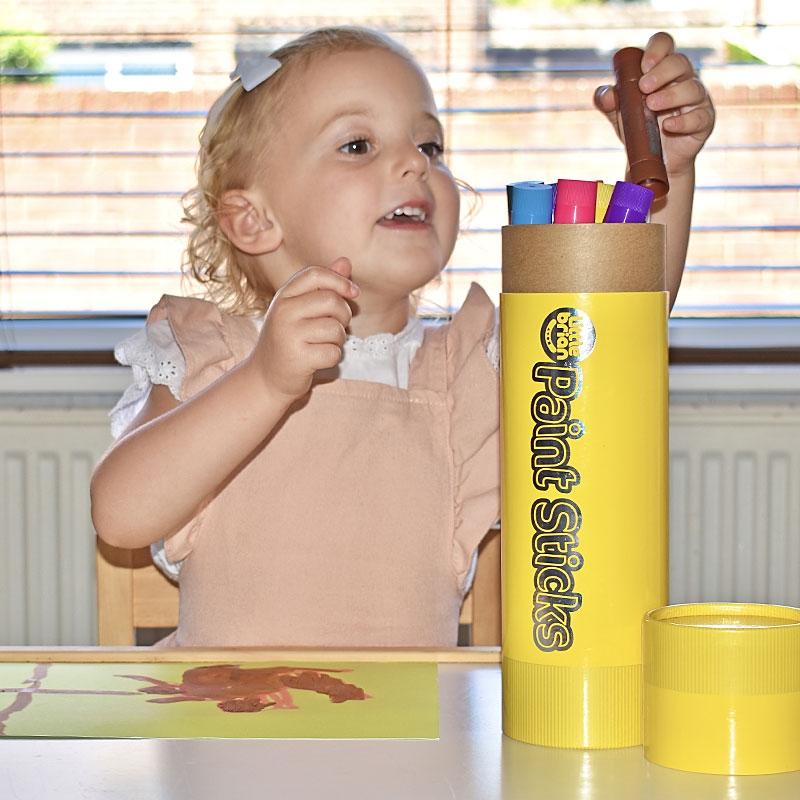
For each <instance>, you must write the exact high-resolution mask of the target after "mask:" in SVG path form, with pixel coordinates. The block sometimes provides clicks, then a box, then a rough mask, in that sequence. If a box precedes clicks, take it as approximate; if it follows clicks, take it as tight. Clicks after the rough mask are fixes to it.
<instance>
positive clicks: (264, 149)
mask: <svg viewBox="0 0 800 800" xmlns="http://www.w3.org/2000/svg"><path fill="white" fill-rule="evenodd" d="M643 67H644V70H645V75H644V77H643V78H642V81H641V86H642V89H643V90H644V91H646V92H648V93H649V98H648V104H649V105H650V106H651V107H652V108H653V109H656V110H657V111H658V112H659V113H661V114H668V115H670V116H665V117H664V119H663V126H664V133H665V147H664V149H665V156H666V160H667V163H668V169H669V177H670V182H671V191H670V194H669V196H668V198H669V199H668V200H667V202H666V204H665V206H664V207H663V208H662V209H660V210H658V211H656V212H655V213H654V215H653V218H654V219H658V220H659V221H668V223H669V234H668V238H669V245H668V247H669V253H670V265H669V287H670V291H671V294H672V295H673V296H674V294H675V292H676V291H677V287H678V283H679V281H680V275H681V271H682V267H683V259H684V255H685V249H686V242H687V239H688V232H689V217H690V209H691V198H692V193H693V189H694V179H693V164H694V159H695V156H696V155H697V153H698V152H699V150H700V148H701V147H702V145H703V142H704V141H705V139H706V138H707V137H708V135H709V134H710V132H711V129H712V127H713V120H714V114H713V108H712V105H711V102H710V100H709V98H708V96H707V94H706V92H705V89H704V88H703V86H702V84H701V83H699V81H698V80H697V79H696V77H695V76H694V72H693V70H692V68H691V65H690V64H689V62H688V60H687V59H686V58H685V57H684V56H682V55H680V54H677V53H675V52H674V49H673V42H672V39H671V38H670V37H669V36H668V35H666V34H656V36H654V37H653V39H651V41H650V43H649V45H648V47H647V50H646V52H645V56H644V61H643ZM232 77H233V78H234V80H233V83H232V85H231V87H230V88H229V89H228V90H227V91H226V92H225V93H224V94H223V95H222V96H221V97H220V98H219V100H218V101H217V102H216V103H215V104H214V106H213V107H212V109H211V111H210V113H209V117H208V121H207V123H206V126H205V128H204V130H203V133H202V135H201V139H200V156H199V161H198V186H197V188H196V189H195V190H194V193H193V195H192V196H193V201H192V202H191V203H190V204H189V205H188V209H187V216H188V217H189V219H190V220H191V221H192V222H193V223H194V225H195V227H194V231H193V233H192V234H191V238H190V242H189V248H188V260H189V264H190V267H191V272H192V274H193V275H194V276H195V277H197V278H199V279H200V280H202V281H204V282H205V284H206V286H207V289H208V296H209V300H208V301H206V300H199V299H190V298H178V297H164V298H162V300H161V301H160V302H159V303H158V305H156V306H155V307H154V309H153V310H152V312H151V314H150V316H149V318H148V324H147V326H146V328H145V330H144V331H143V332H142V333H140V334H137V335H136V336H134V337H133V338H132V339H130V340H128V341H127V342H124V343H122V345H121V346H120V347H119V349H118V357H119V358H120V360H121V361H122V362H123V363H127V364H132V365H133V369H134V376H135V379H136V383H135V385H134V386H133V387H131V389H130V390H129V391H128V392H127V393H126V395H125V396H124V397H123V399H122V400H121V401H120V403H119V404H118V406H117V408H116V409H115V411H114V412H113V415H112V417H113V420H114V426H115V433H117V434H119V438H118V439H117V441H116V443H115V445H114V446H113V447H112V448H111V449H110V451H109V452H108V453H107V454H106V455H105V457H104V458H103V460H102V461H101V463H100V464H99V465H98V466H97V469H96V471H95V474H94V476H93V480H92V514H93V519H94V523H95V526H96V529H97V532H98V534H99V535H100V536H101V537H102V538H103V539H105V540H106V541H107V542H109V543H110V544H112V545H117V546H120V547H129V548H134V547H141V546H144V545H151V544H153V543H156V544H155V546H154V551H155V553H156V555H157V560H158V561H159V562H160V563H161V564H162V565H163V566H165V567H167V568H169V569H171V570H173V572H175V573H177V572H178V570H179V576H180V591H181V605H180V624H179V627H178V630H177V632H176V634H175V635H174V636H173V637H172V641H173V642H174V643H176V644H179V645H220V646H223V645H243V646H246V645H250V646H258V645H263V646H278V645H281V646H283V645H285V646H314V647H320V646H432V647H443V646H452V645H455V643H456V636H457V620H458V615H459V608H460V605H461V602H462V599H463V596H464V592H465V590H466V588H467V586H468V583H469V580H470V568H471V565H472V563H473V554H474V553H475V551H476V548H477V546H478V544H479V542H480V541H481V539H482V538H483V536H484V535H485V534H486V532H487V530H488V529H489V527H490V526H491V525H492V523H493V522H495V521H496V519H497V518H498V515H499V482H500V481H499V454H498V451H499V402H498V401H499V396H498V395H499V383H498V374H497V363H496V361H497V359H496V354H497V332H496V329H495V317H496V314H495V308H494V306H493V304H492V302H491V301H490V300H489V298H488V297H487V296H486V294H485V293H484V292H483V291H482V290H481V289H480V288H479V287H477V286H474V287H473V288H472V290H471V291H470V293H469V296H468V297H467V300H466V302H465V303H464V306H463V308H462V309H461V310H460V311H459V312H458V313H457V314H456V315H455V317H454V319H453V320H452V321H451V322H449V323H446V324H442V325H439V326H431V327H425V326H423V324H422V323H421V321H420V320H419V319H417V318H416V317H415V316H414V313H413V304H412V299H411V295H412V293H413V292H415V291H416V290H418V289H420V288H421V287H423V286H425V285H426V284H427V283H428V282H430V281H431V280H432V279H434V278H436V277H437V276H438V275H439V273H440V272H441V270H442V269H443V268H444V266H445V265H446V263H447V261H448V259H449V257H450V255H451V253H452V251H453V247H454V244H455V241H456V235H457V232H458V224H459V191H458V188H457V186H456V183H455V181H454V179H453V177H452V175H451V174H450V172H449V170H448V168H447V166H446V165H445V161H444V137H443V133H442V127H441V125H440V122H439V118H438V113H437V109H436V105H435V102H434V99H433V94H432V91H431V88H430V86H429V84H428V82H427V80H426V78H425V76H424V74H423V73H422V71H421V70H420V68H419V67H418V66H417V64H416V63H415V62H414V60H413V59H412V57H411V56H410V55H409V53H408V52H407V51H406V50H405V49H403V48H402V47H401V46H399V45H398V44H397V43H395V42H393V41H391V40H390V39H388V38H386V37H384V36H382V35H379V34H377V33H374V32H370V31H366V30H361V29H353V28H335V29H326V30H320V31H316V32H313V33H310V34H308V35H306V36H303V37H301V38H300V39H298V40H296V41H294V42H292V43H290V44H288V45H286V46H284V47H282V48H280V49H279V50H278V51H276V52H275V53H274V54H273V57H272V58H269V59H268V58H250V59H248V60H247V61H246V62H245V63H243V64H241V65H240V66H239V67H238V68H237V72H235V73H234V75H233V76H232ZM611 95H613V93H608V92H607V91H599V92H598V96H597V100H596V102H597V105H598V107H599V108H600V109H601V110H602V111H604V112H605V113H607V114H609V116H610V117H612V118H613V117H614V111H613V108H614V106H613V97H612V96H611ZM493 362H494V363H493ZM123 428H124V430H123Z"/></svg>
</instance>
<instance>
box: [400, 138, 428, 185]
mask: <svg viewBox="0 0 800 800" xmlns="http://www.w3.org/2000/svg"><path fill="white" fill-rule="evenodd" d="M401 164H402V170H403V177H406V176H407V175H410V176H412V177H413V176H417V177H420V178H422V179H423V180H427V178H428V173H429V172H430V168H431V161H430V159H429V158H428V156H426V155H425V153H423V152H422V151H421V150H420V149H419V147H417V145H416V144H414V142H410V143H409V144H408V145H406V146H405V147H404V148H403V154H402V157H401Z"/></svg>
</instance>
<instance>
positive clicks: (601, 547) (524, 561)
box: [500, 225, 668, 748]
mask: <svg viewBox="0 0 800 800" xmlns="http://www.w3.org/2000/svg"><path fill="white" fill-rule="evenodd" d="M643 228H652V230H650V231H646V232H644V233H643V232H642V231H641V230H640V229H643ZM525 229H527V230H525ZM589 229H591V230H589ZM609 229H611V230H609ZM634 229H635V230H634ZM629 232H630V235H629ZM503 235H504V261H503V289H504V291H503V294H502V295H501V298H500V314H501V341H502V365H501V375H502V424H503V462H502V465H503V480H502V489H503V500H502V520H503V539H502V592H503V645H502V672H503V730H504V732H505V733H506V735H508V736H510V737H512V738H514V739H519V740H521V741H525V742H529V743H532V744H538V745H545V746H551V747H568V748H610V747H627V746H632V745H637V744H641V741H642V727H641V711H642V699H641V673H642V656H641V641H642V640H641V622H642V617H643V616H644V614H645V613H646V612H647V611H649V610H650V609H652V608H654V607H657V606H659V605H664V604H665V603H666V599H667V557H668V543H667V454H668V425H667V394H668V386H667V324H666V322H667V299H666V293H665V292H664V290H663V274H664V259H663V253H664V250H663V229H662V228H661V226H651V225H579V226H574V225H561V226H557V225H550V226H548V225H541V226H539V225H531V226H509V227H507V228H504V230H503ZM609 248H612V250H611V251H609ZM640 248H643V249H641V250H640ZM587 250H588V251H587ZM565 252H568V253H572V256H571V257H570V258H568V259H567V260H566V262H565V260H564V253H565ZM593 253H594V256H595V258H594V262H595V265H596V268H595V269H594V270H593V269H592V268H591V264H590V263H589V262H590V261H591V260H592V254H593ZM520 262H524V263H520ZM518 267H520V269H518ZM523 270H524V271H525V273H526V278H525V279H524V280H522V281H520V280H519V275H520V272H522V271H523ZM615 274H616V279H615ZM537 275H538V277H537ZM615 284H619V285H621V286H623V287H624V288H623V289H621V290H620V291H612V290H611V289H613V286H614V285H615ZM531 285H532V286H533V287H535V286H537V285H544V286H546V287H547V289H548V290H547V291H543V292H539V291H521V290H520V287H521V286H531ZM559 285H563V286H566V287H567V289H566V290H565V291H553V289H554V288H555V287H557V286H559ZM579 285H584V286H586V287H587V290H586V291H576V287H577V286H579ZM642 285H643V286H644V287H645V288H643V289H640V288H637V287H639V286H642ZM509 286H513V287H514V291H513V292H509V291H507V288H508V287H509ZM598 286H601V287H603V288H601V289H599V290H598V289H597V287H598Z"/></svg>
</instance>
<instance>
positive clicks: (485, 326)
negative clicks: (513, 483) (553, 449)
mask: <svg viewBox="0 0 800 800" xmlns="http://www.w3.org/2000/svg"><path fill="white" fill-rule="evenodd" d="M496 321H497V311H496V308H495V306H494V304H493V303H492V302H491V300H490V299H489V297H488V296H487V295H486V293H485V292H484V291H483V290H482V289H481V288H480V287H479V286H477V284H474V285H473V286H472V288H471V290H470V292H469V294H468V296H467V299H466V300H465V301H464V305H463V306H462V308H461V310H460V311H459V313H458V314H457V315H456V317H455V318H454V320H453V322H452V323H451V325H449V326H448V331H447V337H446V347H447V369H448V403H449V405H450V414H451V417H450V419H451V428H450V431H451V447H452V451H453V466H454V479H455V539H454V544H453V546H454V552H453V556H454V562H455V567H456V574H457V575H458V577H459V578H460V579H461V580H462V581H465V582H466V581H467V580H468V579H469V578H471V575H470V574H469V573H470V567H471V565H472V564H473V554H474V553H475V550H476V549H477V547H478V545H479V544H480V542H481V540H482V539H483V538H484V537H485V536H486V533H487V532H488V530H489V528H490V527H491V526H492V525H494V523H496V522H497V520H498V519H499V517H500V379H499V374H498V371H497V369H496V367H495V365H494V363H493V356H495V357H499V341H496V338H495V337H496V336H497V325H496ZM493 341H494V342H495V343H494V344H492V343H493ZM493 350H494V352H493ZM487 355H488V356H489V357H488V358H487Z"/></svg>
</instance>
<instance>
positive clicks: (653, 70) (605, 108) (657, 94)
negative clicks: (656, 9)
mask: <svg viewBox="0 0 800 800" xmlns="http://www.w3.org/2000/svg"><path fill="white" fill-rule="evenodd" d="M642 73H643V75H642V77H641V78H640V80H639V88H640V89H641V91H642V92H643V93H644V94H645V95H646V101H645V102H646V103H647V106H648V108H650V109H651V110H652V111H654V112H655V113H656V115H657V116H658V119H659V123H660V126H661V145H662V149H663V151H664V163H665V165H666V167H667V172H668V173H669V174H670V175H680V174H681V173H684V172H686V171H687V170H690V169H692V167H693V165H694V160H695V158H696V156H697V154H698V153H699V152H700V150H701V149H702V147H703V145H704V144H705V142H706V139H708V137H709V136H710V135H711V131H712V130H713V129H714V122H715V119H716V115H715V111H714V105H713V103H712V102H711V97H710V96H709V94H708V91H707V90H706V87H705V86H704V85H703V83H702V81H701V80H700V79H699V78H698V77H697V73H696V72H695V70H694V67H693V66H692V63H691V62H690V61H689V59H688V58H687V57H686V56H685V55H684V54H683V53H677V52H675V42H674V40H673V38H672V37H671V36H670V35H669V34H668V33H656V34H654V35H653V36H652V37H650V41H649V42H648V43H647V46H646V47H645V49H644V55H643V56H642ZM613 89H614V87H613V86H600V87H598V88H597V90H596V91H595V95H594V103H595V105H596V106H597V108H598V109H600V111H602V112H603V113H604V114H605V115H606V116H607V117H608V119H609V120H610V121H611V124H612V125H613V126H614V128H615V130H616V131H617V135H618V136H619V137H620V138H622V134H621V131H622V126H621V124H620V120H619V117H618V114H617V102H616V97H615V92H614V90H613Z"/></svg>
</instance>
